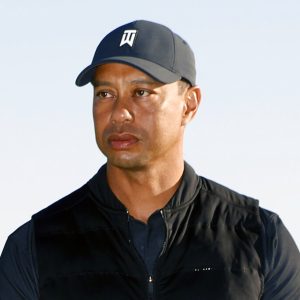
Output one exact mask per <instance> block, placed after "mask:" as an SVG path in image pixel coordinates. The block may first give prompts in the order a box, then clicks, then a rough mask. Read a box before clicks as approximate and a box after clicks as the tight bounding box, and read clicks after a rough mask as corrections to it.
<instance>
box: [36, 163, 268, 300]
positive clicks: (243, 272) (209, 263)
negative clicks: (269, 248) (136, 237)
mask: <svg viewBox="0 0 300 300" xmlns="http://www.w3.org/2000/svg"><path fill="white" fill-rule="evenodd" d="M105 174H106V170H105V166H104V167H102V168H101V169H100V171H99V172H98V174H97V175H96V176H95V177H94V178H93V179H92V180H91V181H90V182H89V183H88V184H86V185H84V186H83V187H82V188H80V189H79V190H77V191H75V192H73V193H72V194H70V195H69V196H67V197H65V198H63V199H61V200H60V201H58V202H56V203H54V204H53V205H51V206H50V207H48V208H46V209H45V210H43V211H41V212H39V213H38V214H36V215H34V216H33V223H34V228H35V246H36V253H37V261H38V272H39V288H40V299H41V300H79V299H80V300H83V299H84V300H85V299H87V300H96V299H97V300H108V299H109V300H111V299H114V300H125V299H126V300H129V299H130V300H135V299H136V300H143V299H159V300H174V299H175V300H176V299H180V300H182V299H185V298H186V299H189V300H196V299H197V300H225V299H226V300H233V299H235V300H257V299H260V297H261V294H262V290H263V278H262V275H261V262H260V256H259V251H258V249H259V245H258V244H257V243H258V239H259V235H260V231H261V221H260V217H259V210H258V202H257V201H256V200H253V199H251V198H248V197H246V196H243V195H240V194H238V193H235V192H233V191H231V190H229V189H227V188H225V187H223V186H220V185H218V184H217V183H214V182H212V181H210V180H207V179H205V178H202V177H198V176H197V175H196V174H195V173H194V171H193V170H192V169H191V167H189V166H188V165H187V164H186V166H185V172H184V177H183V182H182V184H181V186H180V188H179V189H178V191H177V193H176V195H175V196H174V197H173V199H172V200H171V201H170V203H169V204H168V205H167V206H166V207H165V208H164V209H162V215H163V218H164V221H165V225H166V232H167V237H166V241H165V243H164V247H163V250H162V253H161V254H160V256H159V258H158V259H157V261H156V264H155V271H154V275H153V277H149V275H148V274H147V270H146V267H145V264H144V263H143V261H142V260H141V258H140V257H139V255H138V254H137V251H136V250H135V248H134V246H133V245H132V243H131V237H130V232H129V228H128V215H127V212H126V209H125V208H124V207H123V206H122V205H121V204H120V203H119V202H118V201H117V200H116V199H113V200H114V201H115V202H114V203H113V204H112V205H110V202H111V201H112V199H111V198H112V197H114V196H113V195H112V193H111V192H110V191H109V189H108V190H107V182H106V175H105ZM101 186H102V187H103V186H106V189H105V191H104V190H102V192H101ZM98 187H100V192H99V191H98V192H97V188H98ZM108 194H110V196H109V197H108ZM108 198H110V199H108Z"/></svg>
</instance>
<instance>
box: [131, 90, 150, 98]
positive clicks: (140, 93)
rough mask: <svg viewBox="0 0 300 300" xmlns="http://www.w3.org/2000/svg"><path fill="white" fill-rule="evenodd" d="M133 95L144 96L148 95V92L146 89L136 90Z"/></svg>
mask: <svg viewBox="0 0 300 300" xmlns="http://www.w3.org/2000/svg"><path fill="white" fill-rule="evenodd" d="M135 95H136V96H138V97H146V96H149V95H150V92H149V91H146V90H136V91H135Z"/></svg>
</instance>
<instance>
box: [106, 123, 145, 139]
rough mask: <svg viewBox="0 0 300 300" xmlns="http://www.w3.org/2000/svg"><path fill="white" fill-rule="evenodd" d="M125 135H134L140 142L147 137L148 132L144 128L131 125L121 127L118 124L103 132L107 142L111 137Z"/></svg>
mask: <svg viewBox="0 0 300 300" xmlns="http://www.w3.org/2000/svg"><path fill="white" fill-rule="evenodd" d="M123 133H126V134H129V135H132V136H134V137H135V138H137V139H139V140H141V139H143V138H145V136H147V132H146V131H145V130H143V129H142V128H136V127H134V126H132V125H131V124H121V125H120V124H116V125H110V126H108V127H106V128H105V129H104V131H103V137H104V139H105V140H107V139H108V138H109V137H110V136H112V135H114V134H123Z"/></svg>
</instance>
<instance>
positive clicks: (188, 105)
mask: <svg viewBox="0 0 300 300" xmlns="http://www.w3.org/2000/svg"><path fill="white" fill-rule="evenodd" d="M200 102H201V91H200V88H199V87H198V86H192V87H190V88H189V89H188V90H187V91H186V95H185V110H184V115H183V119H182V122H183V125H186V124H187V123H188V122H190V121H191V120H192V119H193V117H194V116H195V114H196V112H197V110H198V107H199V105H200Z"/></svg>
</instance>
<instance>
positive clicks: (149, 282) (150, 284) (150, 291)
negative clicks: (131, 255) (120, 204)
mask: <svg viewBox="0 0 300 300" xmlns="http://www.w3.org/2000/svg"><path fill="white" fill-rule="evenodd" d="M126 214H127V229H128V243H129V244H130V246H131V248H132V249H133V250H134V251H135V253H136V256H137V257H138V259H139V260H140V261H141V263H142V265H143V266H144V269H145V270H146V272H145V273H146V280H147V288H148V291H147V292H148V299H149V300H153V299H154V296H153V293H154V288H153V276H152V275H150V274H149V273H148V271H147V267H146V264H145V262H144V260H143V259H142V258H141V257H140V255H139V253H138V252H137V250H136V249H135V247H134V245H133V244H132V243H131V233H130V228H129V221H130V219H129V218H130V215H129V211H128V210H126Z"/></svg>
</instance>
